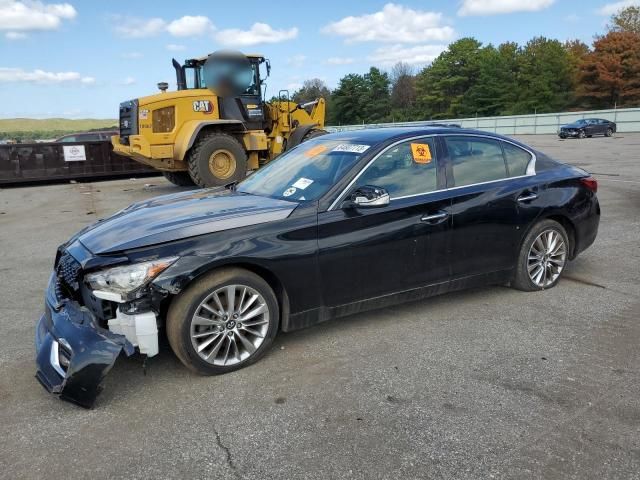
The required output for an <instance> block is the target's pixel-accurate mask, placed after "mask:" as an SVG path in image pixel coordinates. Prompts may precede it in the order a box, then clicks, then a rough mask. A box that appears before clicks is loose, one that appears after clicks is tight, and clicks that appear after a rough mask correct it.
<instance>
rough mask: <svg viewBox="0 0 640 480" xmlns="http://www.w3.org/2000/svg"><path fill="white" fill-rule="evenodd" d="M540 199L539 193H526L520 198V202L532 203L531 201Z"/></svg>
mask: <svg viewBox="0 0 640 480" xmlns="http://www.w3.org/2000/svg"><path fill="white" fill-rule="evenodd" d="M536 198H538V194H537V193H525V194H524V195H520V196H519V197H518V201H519V202H530V201H531V200H535V199H536Z"/></svg>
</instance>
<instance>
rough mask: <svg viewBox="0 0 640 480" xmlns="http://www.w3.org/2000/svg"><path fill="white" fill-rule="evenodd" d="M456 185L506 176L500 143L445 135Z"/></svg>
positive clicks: (488, 180)
mask: <svg viewBox="0 0 640 480" xmlns="http://www.w3.org/2000/svg"><path fill="white" fill-rule="evenodd" d="M445 141H446V143H447V149H448V150H449V157H450V158H451V168H452V171H453V181H454V185H453V186H456V187H461V186H464V185H472V184H474V183H482V182H490V181H492V180H499V179H501V178H506V177H507V168H506V166H505V162H504V157H503V156H502V149H501V148H500V143H499V142H497V141H494V140H488V139H483V138H474V137H445Z"/></svg>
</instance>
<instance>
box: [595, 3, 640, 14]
mask: <svg viewBox="0 0 640 480" xmlns="http://www.w3.org/2000/svg"><path fill="white" fill-rule="evenodd" d="M638 6H640V1H639V0H623V1H621V2H613V3H607V4H606V5H604V6H602V7H601V8H599V9H598V13H599V14H600V15H606V16H609V15H613V14H614V13H618V12H619V11H620V10H622V9H625V8H627V7H638Z"/></svg>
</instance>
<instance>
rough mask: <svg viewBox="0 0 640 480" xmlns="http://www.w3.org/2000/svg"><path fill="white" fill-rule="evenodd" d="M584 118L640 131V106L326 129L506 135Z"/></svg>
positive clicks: (549, 130)
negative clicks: (449, 128) (447, 129)
mask: <svg viewBox="0 0 640 480" xmlns="http://www.w3.org/2000/svg"><path fill="white" fill-rule="evenodd" d="M581 118H604V119H606V120H611V121H613V122H616V124H617V126H618V128H617V131H618V132H640V108H618V109H611V110H588V111H584V112H561V113H539V114H537V115H508V116H504V117H472V118H451V119H447V120H434V121H425V122H395V123H376V124H362V125H341V126H331V127H327V130H330V131H335V132H340V131H344V130H361V129H363V128H379V127H401V126H407V127H409V126H414V127H415V126H421V125H429V124H430V123H455V124H458V125H460V126H461V127H463V128H475V129H478V130H486V131H489V132H494V133H501V134H503V135H540V134H555V133H557V132H558V129H559V128H560V126H561V125H565V124H567V123H571V122H574V121H576V120H580V119H581Z"/></svg>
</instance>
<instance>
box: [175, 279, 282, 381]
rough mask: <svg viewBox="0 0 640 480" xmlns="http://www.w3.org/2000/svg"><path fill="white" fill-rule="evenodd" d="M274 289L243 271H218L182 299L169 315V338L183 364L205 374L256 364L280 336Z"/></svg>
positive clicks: (191, 289)
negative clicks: (277, 335)
mask: <svg viewBox="0 0 640 480" xmlns="http://www.w3.org/2000/svg"><path fill="white" fill-rule="evenodd" d="M279 322H280V312H279V309H278V301H277V298H276V296H275V294H274V293H273V290H272V289H271V287H270V286H269V284H267V282H266V281H264V280H263V279H262V278H261V277H259V276H258V275H256V274H254V273H252V272H249V271H247V270H244V269H240V268H228V269H223V270H218V271H214V272H212V273H210V274H208V275H205V276H204V277H203V278H201V279H200V280H198V281H196V282H195V283H194V284H192V285H191V286H189V287H188V288H187V289H186V290H184V291H183V292H182V293H180V295H178V296H177V297H176V298H175V299H174V300H173V302H171V305H170V307H169V311H168V312H167V337H168V339H169V344H170V345H171V348H172V349H173V351H174V352H175V354H176V356H177V357H178V359H180V361H181V362H182V363H183V364H184V365H185V366H186V367H187V368H189V369H190V370H192V371H194V372H196V373H199V374H201V375H217V374H222V373H228V372H232V371H234V370H237V369H239V368H243V367H246V366H248V365H251V364H252V363H254V362H256V361H257V360H258V359H260V357H262V355H264V353H265V352H266V351H267V350H268V349H269V346H270V345H271V344H272V343H273V339H274V338H275V336H276V334H277V332H278V325H279Z"/></svg>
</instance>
